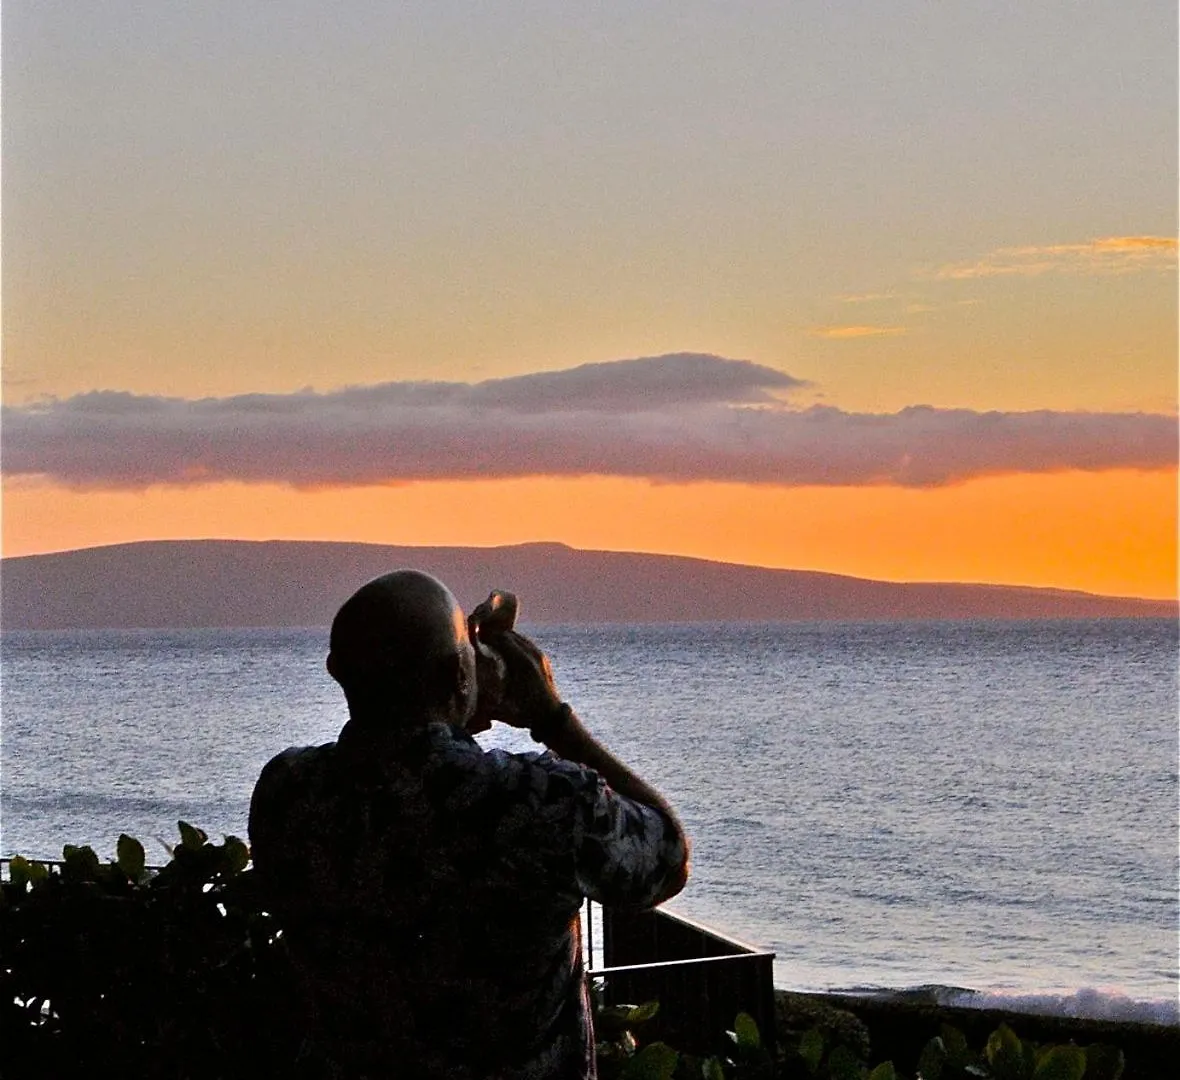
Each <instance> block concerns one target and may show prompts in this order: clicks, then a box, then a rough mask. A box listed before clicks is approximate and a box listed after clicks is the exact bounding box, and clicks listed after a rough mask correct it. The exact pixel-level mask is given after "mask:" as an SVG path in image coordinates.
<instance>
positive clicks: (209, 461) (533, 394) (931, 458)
mask: <svg viewBox="0 0 1180 1080" xmlns="http://www.w3.org/2000/svg"><path fill="white" fill-rule="evenodd" d="M802 385H804V384H803V383H802V381H801V380H798V379H795V378H792V377H791V376H789V375H786V374H784V373H783V372H780V371H776V370H774V369H772V368H767V367H763V366H761V365H757V364H752V363H749V362H747V361H739V360H727V359H724V358H721V357H715V356H704V355H698V354H676V355H673V356H662V357H651V358H646V359H638V360H624V361H618V362H616V363H609V364H588V365H585V366H583V367H579V368H573V369H571V370H568V371H558V372H545V373H539V374H532V375H524V376H519V377H517V378H509V379H497V380H492V381H488V382H483V383H476V384H467V383H421V382H417V383H415V382H410V383H384V384H380V385H377V386H368V387H352V388H348V389H345V390H340V391H336V392H333V393H322V394H321V393H315V392H312V391H302V392H299V393H293V394H250V395H242V396H238V397H229V398H207V399H203V400H197V401H190V400H185V399H180V398H165V397H150V396H139V395H134V394H129V393H121V392H112V391H101V392H94V393H87V394H79V395H77V396H75V397H71V398H65V399H61V400H57V399H53V400H49V401H44V402H37V403H34V404H30V405H24V406H13V407H6V408H5V409H4V410H3V427H2V429H0V430H2V436H3V458H2V461H0V464H2V466H3V471H4V473H5V474H6V475H9V476H18V475H41V476H44V477H47V478H49V479H51V480H54V481H56V482H59V483H62V484H66V485H70V486H73V487H80V488H142V487H146V486H148V485H152V484H199V483H211V482H216V481H224V480H235V481H245V482H257V483H274V482H277V483H286V484H292V485H296V486H301V487H318V486H335V485H360V484H382V483H397V482H405V481H413V480H441V479H472V478H494V477H501V478H502V477H521V476H541V475H544V476H587V475H607V476H626V477H644V478H648V479H651V480H656V481H669V482H687V481H698V480H714V481H740V482H747V483H756V484H777V485H794V486H799V485H811V484H820V485H865V484H897V485H905V486H915V487H921V486H935V485H940V484H948V483H953V482H955V481H959V480H966V479H970V478H972V477H977V476H985V475H994V474H1000V473H1020V472H1048V471H1053V470H1062V469H1084V470H1100V469H1114V468H1140V469H1156V468H1166V467H1169V466H1174V465H1175V464H1176V460H1177V428H1176V421H1175V419H1174V418H1173V417H1168V416H1161V415H1152V414H1142V413H1065V412H1050V411H1037V412H1020V413H1017V412H973V411H971V410H966V409H936V408H931V407H929V406H914V407H911V408H907V409H903V410H901V411H900V412H897V413H887V414H867V413H849V412H844V411H842V410H840V409H836V408H832V407H828V406H814V407H811V408H806V409H799V408H793V407H791V406H790V405H789V404H788V403H787V402H786V400H785V399H784V395H786V394H789V393H790V391H791V390H793V389H796V388H798V387H800V386H802Z"/></svg>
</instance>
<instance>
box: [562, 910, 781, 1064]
mask: <svg viewBox="0 0 1180 1080" xmlns="http://www.w3.org/2000/svg"><path fill="white" fill-rule="evenodd" d="M588 908H589V910H588V912H587V913H586V914H585V915H584V916H583V926H584V928H586V930H587V933H586V952H587V961H588V966H589V968H590V977H591V978H593V979H601V980H602V982H603V994H604V998H605V1000H606V1002H607V1003H608V1004H622V1003H627V1002H629V1003H633V1004H639V1003H641V1002H645V1001H653V1000H654V1001H658V1002H659V1003H660V1011H659V1013H658V1014H657V1015H656V1017H655V1018H654V1019H652V1020H651V1021H649V1022H648V1023H646V1024H645V1025H644V1027H643V1036H644V1038H645V1040H651V1039H663V1040H665V1041H666V1042H668V1043H670V1044H671V1045H672V1046H675V1047H676V1048H677V1049H679V1050H685V1051H687V1052H689V1053H693V1054H698V1055H706V1054H711V1053H716V1052H717V1051H719V1050H722V1049H724V1047H725V1042H724V1039H725V1036H724V1032H725V1031H726V1029H732V1027H733V1021H734V1017H735V1016H737V1014H738V1013H739V1012H746V1013H749V1014H750V1016H752V1017H753V1018H754V1020H755V1022H756V1023H757V1024H758V1030H759V1031H760V1032H761V1033H762V1039H763V1043H764V1045H767V1046H773V1045H774V953H773V952H769V951H767V950H765V949H758V948H755V947H754V946H752V945H748V944H746V943H745V942H743V941H738V940H737V939H736V938H732V937H729V936H728V935H726V934H722V933H721V932H720V931H718V930H715V929H713V928H712V927H709V926H705V925H704V924H703V923H699V922H696V921H695V920H693V919H689V918H686V917H685V916H683V915H678V914H674V913H672V912H670V911H662V910H661V911H625V910H613V909H609V908H605V909H604V908H600V907H599V906H598V905H597V904H590V905H588ZM600 942H601V944H599V943H600Z"/></svg>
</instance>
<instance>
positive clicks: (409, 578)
mask: <svg viewBox="0 0 1180 1080" xmlns="http://www.w3.org/2000/svg"><path fill="white" fill-rule="evenodd" d="M330 649H331V651H330V652H329V654H328V670H329V671H330V672H331V674H332V676H333V678H335V679H336V681H337V682H339V683H340V685H341V686H342V687H343V689H344V693H345V696H346V697H347V698H348V705H349V710H350V712H351V713H352V717H353V719H354V720H359V721H362V722H366V723H368V722H374V721H377V722H395V723H406V722H414V721H415V720H422V721H423V722H424V721H425V720H426V719H440V718H444V719H447V720H450V721H451V722H462V721H463V720H464V719H466V715H467V714H469V712H470V709H471V708H472V707H473V705H474V692H475V680H474V666H473V665H474V660H473V656H472V649H471V645H470V643H469V642H468V640H467V621H466V619H465V618H464V616H463V611H462V609H461V608H460V607H459V605H458V603H457V602H456V600H455V598H454V596H452V595H451V592H450V590H449V589H448V588H447V587H446V586H445V585H443V583H442V582H441V581H438V580H437V579H436V578H433V577H431V576H430V575H429V574H423V573H421V572H420V571H418V570H395V571H394V572H393V573H392V574H385V575H384V576H382V577H379V578H376V579H375V580H373V581H370V582H369V583H368V584H367V585H364V586H362V587H361V588H360V589H358V590H357V591H356V592H355V593H353V595H352V596H351V597H349V598H348V600H347V601H345V603H344V606H343V607H341V609H340V610H339V611H338V612H337V613H336V618H335V619H334V620H333V621H332V636H331V645H330ZM468 699H470V700H468Z"/></svg>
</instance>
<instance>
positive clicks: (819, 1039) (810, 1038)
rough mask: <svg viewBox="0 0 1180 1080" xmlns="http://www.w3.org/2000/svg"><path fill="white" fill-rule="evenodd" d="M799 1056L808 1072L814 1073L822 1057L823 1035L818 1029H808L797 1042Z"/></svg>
mask: <svg viewBox="0 0 1180 1080" xmlns="http://www.w3.org/2000/svg"><path fill="white" fill-rule="evenodd" d="M799 1056H800V1057H801V1058H802V1059H803V1063H804V1064H805V1065H806V1066H807V1071H808V1072H815V1071H816V1070H817V1069H818V1068H819V1063H820V1062H821V1061H822V1060H823V1056H824V1033H823V1032H822V1031H820V1029H819V1028H809V1029H808V1030H807V1031H805V1032H803V1036H802V1038H801V1039H800V1040H799Z"/></svg>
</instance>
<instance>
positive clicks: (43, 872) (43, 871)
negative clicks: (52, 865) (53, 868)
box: [29, 862, 49, 887]
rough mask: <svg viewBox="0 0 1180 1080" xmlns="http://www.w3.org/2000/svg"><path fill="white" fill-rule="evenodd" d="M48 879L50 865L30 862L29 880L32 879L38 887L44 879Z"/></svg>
mask: <svg viewBox="0 0 1180 1080" xmlns="http://www.w3.org/2000/svg"><path fill="white" fill-rule="evenodd" d="M48 879H49V867H48V866H46V865H45V864H44V863H43V862H31V863H29V881H31V882H32V883H33V886H34V887H36V886H37V885H38V884H40V883H41V882H42V881H47V880H48Z"/></svg>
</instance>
